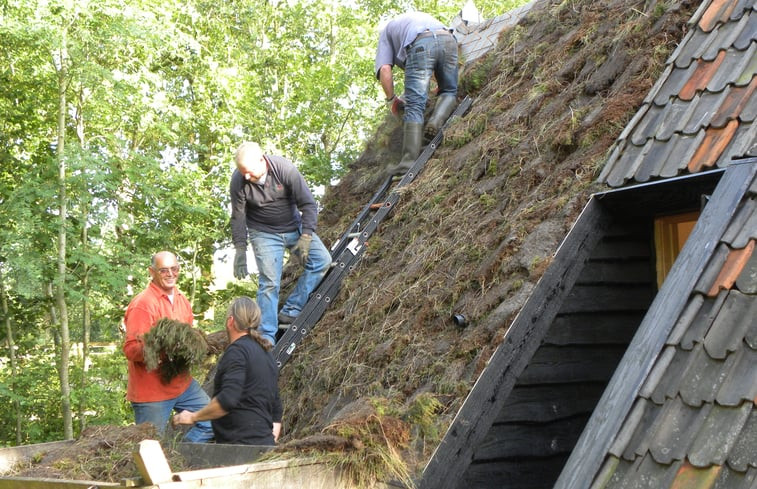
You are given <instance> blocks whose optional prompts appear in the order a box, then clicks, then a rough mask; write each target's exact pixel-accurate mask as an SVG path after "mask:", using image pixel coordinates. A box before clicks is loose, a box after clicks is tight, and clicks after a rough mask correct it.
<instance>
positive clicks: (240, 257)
mask: <svg viewBox="0 0 757 489" xmlns="http://www.w3.org/2000/svg"><path fill="white" fill-rule="evenodd" d="M236 250H237V251H236V253H235V254H234V278H246V277H247V275H248V273H247V249H246V248H243V247H241V246H239V247H237V248H236Z"/></svg>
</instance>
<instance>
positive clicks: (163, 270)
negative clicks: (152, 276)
mask: <svg viewBox="0 0 757 489" xmlns="http://www.w3.org/2000/svg"><path fill="white" fill-rule="evenodd" d="M157 271H158V273H159V274H161V275H163V276H164V277H165V276H166V275H169V274H171V275H178V274H179V266H178V265H176V266H175V267H170V268H158V269H157Z"/></svg>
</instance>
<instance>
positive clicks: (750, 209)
mask: <svg viewBox="0 0 757 489" xmlns="http://www.w3.org/2000/svg"><path fill="white" fill-rule="evenodd" d="M752 233H755V234H757V200H756V199H749V200H747V201H746V202H744V203H743V204H742V205H741V206H740V207H739V209H738V211H737V212H736V215H735V216H734V217H733V219H732V220H731V222H730V223H729V224H728V229H726V231H725V233H723V237H722V238H721V240H722V241H723V242H724V243H728V244H729V245H731V248H743V247H745V246H746V245H747V242H748V241H749V239H751V236H750V235H751V234H752ZM736 243H738V244H736ZM742 292H744V291H743V290H742Z"/></svg>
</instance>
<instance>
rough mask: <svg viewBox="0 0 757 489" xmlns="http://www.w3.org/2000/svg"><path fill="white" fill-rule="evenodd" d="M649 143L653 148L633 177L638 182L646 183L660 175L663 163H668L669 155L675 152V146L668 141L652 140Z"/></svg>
mask: <svg viewBox="0 0 757 489" xmlns="http://www.w3.org/2000/svg"><path fill="white" fill-rule="evenodd" d="M649 141H650V142H651V148H650V150H649V152H648V153H647V154H645V155H644V159H642V160H641V164H640V165H639V167H638V168H637V169H636V173H635V174H634V176H633V178H634V180H636V181H637V182H646V181H647V180H649V179H650V178H651V177H654V176H657V175H659V174H660V170H661V169H662V166H663V163H664V162H665V161H667V159H668V155H669V154H670V153H671V152H672V150H673V145H672V144H669V143H668V142H666V141H658V140H657V139H650V140H649Z"/></svg>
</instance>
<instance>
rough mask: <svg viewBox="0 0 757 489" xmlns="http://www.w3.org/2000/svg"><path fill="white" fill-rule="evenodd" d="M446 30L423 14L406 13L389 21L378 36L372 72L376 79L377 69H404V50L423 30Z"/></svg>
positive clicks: (405, 53)
mask: <svg viewBox="0 0 757 489" xmlns="http://www.w3.org/2000/svg"><path fill="white" fill-rule="evenodd" d="M436 29H447V27H446V26H445V25H444V24H442V23H441V22H439V21H438V20H436V19H435V18H433V17H432V16H430V15H429V14H426V13H423V12H408V13H405V14H402V15H399V16H397V17H395V18H393V19H392V20H390V21H389V22H388V23H387V24H386V27H384V29H383V30H382V31H381V33H380V34H379V41H378V48H377V49H376V65H375V67H374V72H375V74H376V78H378V74H379V69H380V68H381V67H382V66H384V65H392V66H395V65H397V66H399V67H400V68H402V69H405V60H406V59H407V52H406V50H405V48H406V47H408V46H409V45H410V44H411V43H412V42H413V41H414V40H415V38H416V36H417V35H418V34H420V33H421V32H423V31H425V30H432V31H433V30H436Z"/></svg>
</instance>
